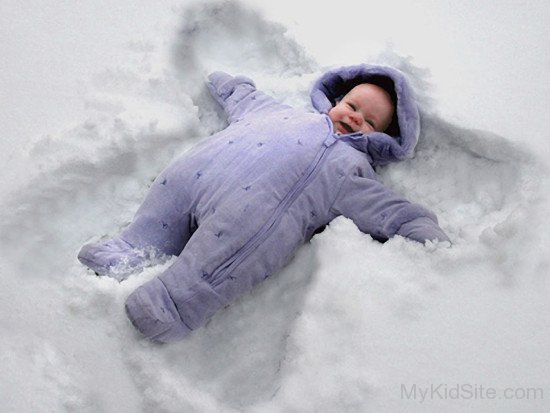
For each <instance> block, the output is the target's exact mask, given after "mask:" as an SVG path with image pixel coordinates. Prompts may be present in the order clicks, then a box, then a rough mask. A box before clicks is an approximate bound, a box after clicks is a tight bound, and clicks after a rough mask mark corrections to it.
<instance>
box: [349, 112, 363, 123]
mask: <svg viewBox="0 0 550 413" xmlns="http://www.w3.org/2000/svg"><path fill="white" fill-rule="evenodd" d="M349 118H350V120H351V121H352V122H353V123H355V124H356V125H360V124H361V116H360V115H359V114H357V113H355V112H352V113H350V115H349Z"/></svg>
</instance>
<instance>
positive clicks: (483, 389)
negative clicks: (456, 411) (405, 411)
mask: <svg viewBox="0 0 550 413" xmlns="http://www.w3.org/2000/svg"><path fill="white" fill-rule="evenodd" d="M401 399H405V400H415V401H418V402H420V403H424V402H426V401H429V400H499V399H500V400H542V399H544V390H543V389H542V388H540V387H502V388H497V387H489V386H484V385H482V384H459V383H457V384H446V383H431V384H429V385H428V384H426V385H418V384H409V385H407V384H401Z"/></svg>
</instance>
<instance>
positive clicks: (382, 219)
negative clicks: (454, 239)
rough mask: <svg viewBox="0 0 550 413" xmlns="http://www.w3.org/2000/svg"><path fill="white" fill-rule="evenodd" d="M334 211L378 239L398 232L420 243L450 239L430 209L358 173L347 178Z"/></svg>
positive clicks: (335, 203)
mask: <svg viewBox="0 0 550 413" xmlns="http://www.w3.org/2000/svg"><path fill="white" fill-rule="evenodd" d="M333 210H334V212H335V213H337V214H339V215H343V216H345V217H346V218H350V219H352V220H353V222H354V223H355V224H356V225H357V227H358V228H359V229H360V230H361V231H362V232H365V233H367V234H370V235H372V236H373V237H374V238H376V239H388V238H390V237H391V236H393V235H396V234H397V235H401V236H403V237H406V238H410V239H412V240H415V241H418V242H421V243H424V242H426V240H429V241H435V240H439V241H450V240H449V238H448V237H447V235H446V234H445V233H444V232H443V230H442V229H441V228H440V227H439V225H438V223H437V217H436V216H435V215H434V214H433V213H432V212H431V211H429V210H427V209H426V208H424V207H422V206H420V205H417V204H413V203H411V202H409V201H407V200H406V199H404V198H403V197H401V196H399V195H398V194H396V193H395V192H393V191H392V190H390V189H389V188H387V187H386V186H384V185H383V184H382V183H381V182H379V181H377V180H376V179H373V178H367V177H363V176H359V174H353V175H350V176H348V177H347V178H346V181H345V182H344V183H343V185H342V188H341V189H340V193H339V195H338V198H337V199H336V201H335V202H334V205H333Z"/></svg>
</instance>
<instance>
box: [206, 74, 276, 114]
mask: <svg viewBox="0 0 550 413" xmlns="http://www.w3.org/2000/svg"><path fill="white" fill-rule="evenodd" d="M207 85H208V89H209V90H210V93H211V94H212V96H213V97H214V99H216V101H217V102H218V103H219V104H220V105H221V106H222V107H223V108H224V109H225V112H226V113H227V116H228V120H229V123H233V122H235V121H236V120H239V119H241V118H243V117H244V116H245V115H247V114H249V113H251V112H258V111H261V110H264V109H272V108H273V106H283V105H281V104H280V103H279V102H277V101H276V100H275V99H273V98H272V97H271V96H268V95H266V94H265V93H263V92H261V91H259V90H257V89H256V85H255V84H254V81H253V80H252V79H250V78H248V77H246V76H231V75H229V74H227V73H225V72H220V71H218V72H213V73H211V74H210V75H208V83H207Z"/></svg>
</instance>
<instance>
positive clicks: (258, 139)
mask: <svg viewBox="0 0 550 413" xmlns="http://www.w3.org/2000/svg"><path fill="white" fill-rule="evenodd" d="M208 87H209V89H210V91H211V93H212V95H213V97H214V98H215V99H216V100H217V101H218V102H219V103H220V105H221V106H222V107H223V108H224V109H225V111H226V113H227V115H228V119H229V126H228V127H227V128H226V129H224V130H222V131H221V132H218V133H216V134H214V135H213V136H211V137H209V138H206V139H204V140H203V141H201V142H200V143H199V144H198V145H197V146H196V147H195V148H193V149H192V150H190V151H189V152H187V153H185V154H184V155H183V156H182V157H180V158H179V159H177V160H176V161H175V162H173V163H172V164H171V165H169V166H168V167H167V168H166V169H165V170H164V171H163V172H162V173H161V174H160V175H159V176H158V177H157V178H156V180H155V181H154V183H153V184H152V186H151V188H150V191H149V193H148V195H147V197H146V198H145V200H144V202H143V204H142V205H141V206H140V208H139V209H138V211H137V213H136V215H135V217H134V219H133V222H132V223H131V224H130V225H129V226H128V227H127V228H126V229H124V231H122V233H121V234H120V235H118V236H117V237H115V238H112V239H110V240H107V241H100V242H98V243H94V244H89V245H85V246H84V247H83V248H82V250H81V251H80V253H79V255H78V258H79V260H80V261H81V262H82V263H84V264H85V265H87V266H88V267H90V268H91V269H92V270H94V271H95V272H96V273H97V274H99V275H110V276H113V277H115V278H118V279H122V278H124V277H125V276H127V275H128V274H129V273H131V272H133V271H136V270H138V269H139V268H141V267H143V266H145V265H148V264H149V263H151V262H152V261H154V260H155V259H156V258H159V257H161V256H167V255H168V256H169V255H176V256H178V257H177V259H176V260H175V261H174V262H173V264H172V265H171V266H170V267H169V268H168V269H166V270H165V271H164V272H163V273H162V274H160V275H159V276H158V277H156V278H154V279H153V280H151V281H148V282H146V283H145V284H143V285H142V286H140V287H138V288H137V289H136V290H135V291H134V292H133V293H132V294H130V296H129V297H128V299H127V301H126V313H127V315H128V317H129V319H130V320H131V322H132V323H133V325H134V326H135V327H136V328H137V329H138V330H139V331H140V332H141V333H142V334H143V335H145V337H147V338H149V339H150V340H152V341H155V342H172V341H175V340H178V339H181V338H183V337H185V336H187V335H188V334H189V333H190V332H191V331H193V330H195V329H197V328H199V327H200V326H202V325H204V324H205V323H206V321H207V320H208V319H209V318H210V317H212V315H214V313H216V311H218V310H219V309H220V308H222V307H224V306H226V305H227V304H228V303H230V302H231V301H233V300H234V299H235V298H237V297H239V296H240V295H242V294H243V293H244V292H246V291H249V290H250V289H251V288H252V287H253V286H254V285H256V284H258V283H259V282H261V281H262V280H264V279H266V278H267V277H269V276H270V275H271V274H273V273H276V272H277V271H278V270H280V269H281V268H282V267H283V266H284V265H285V264H287V263H288V262H289V260H290V259H291V258H292V256H293V255H294V253H295V252H296V250H297V249H298V248H299V247H300V246H301V245H302V244H304V243H305V242H307V241H308V240H309V239H310V238H311V237H312V236H313V235H314V233H315V231H316V230H318V229H319V228H322V227H324V226H325V225H326V224H328V223H329V222H330V221H332V220H333V219H334V218H335V217H337V216H339V215H343V216H345V217H348V218H350V219H352V220H353V221H354V222H355V224H356V225H357V226H358V227H359V229H360V230H361V231H363V232H365V233H367V234H370V235H371V236H372V237H373V238H375V239H377V240H381V241H383V240H387V239H388V238H389V237H391V236H393V235H396V234H397V235H401V236H404V237H407V238H410V239H413V240H415V241H418V242H425V241H426V240H430V241H436V240H439V241H448V237H447V236H446V235H445V233H444V232H443V231H442V230H441V229H440V228H439V226H438V224H437V218H436V217H435V215H434V214H433V213H432V212H430V211H429V210H427V209H425V208H423V207H422V206H420V205H416V204H413V203H410V202H409V201H407V200H406V199H404V198H402V197H401V196H399V195H398V194H396V193H395V192H393V191H391V190H390V189H388V188H387V187H386V186H384V185H383V184H382V183H381V182H380V179H379V177H378V175H377V174H376V172H375V171H374V167H375V166H377V165H383V164H387V163H390V162H397V161H401V160H403V159H407V158H409V157H411V156H412V154H413V150H414V147H415V145H416V142H417V139H418V134H419V114H418V109H417V106H416V103H415V100H414V97H413V95H412V91H411V88H410V86H409V84H408V83H407V80H406V78H405V76H404V75H403V74H402V73H401V72H399V71H397V70H395V69H393V68H389V67H383V66H371V65H358V66H351V67H343V68H340V69H336V70H331V71H329V72H327V73H325V74H324V75H323V76H322V77H321V78H320V79H319V80H318V81H317V82H316V83H315V84H314V86H313V89H312V92H311V99H312V103H313V106H314V107H315V109H317V111H318V112H319V113H309V112H304V111H300V110H296V109H293V108H291V107H290V106H287V105H283V104H281V103H279V102H277V101H276V100H275V99H273V98H271V97H270V96H268V95H266V94H264V93H262V92H261V91H259V90H257V89H256V87H255V85H254V82H253V81H252V80H250V79H249V78H246V77H244V76H236V77H233V76H230V75H228V74H226V73H222V72H215V73H212V74H211V75H210V76H209V82H208Z"/></svg>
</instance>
